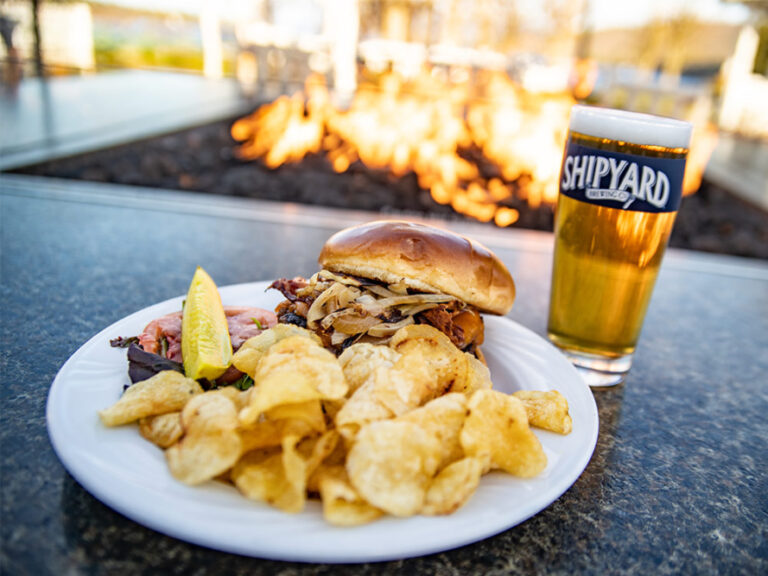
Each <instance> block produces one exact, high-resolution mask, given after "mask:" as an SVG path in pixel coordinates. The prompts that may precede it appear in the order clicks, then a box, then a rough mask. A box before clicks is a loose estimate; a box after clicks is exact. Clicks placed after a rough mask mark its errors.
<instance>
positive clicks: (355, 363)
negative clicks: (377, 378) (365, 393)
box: [339, 343, 400, 394]
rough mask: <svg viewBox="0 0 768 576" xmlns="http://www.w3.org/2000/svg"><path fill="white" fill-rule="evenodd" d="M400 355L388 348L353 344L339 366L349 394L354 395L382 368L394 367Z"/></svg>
mask: <svg viewBox="0 0 768 576" xmlns="http://www.w3.org/2000/svg"><path fill="white" fill-rule="evenodd" d="M399 357H400V354H398V353H397V352H395V351H394V350H393V349H391V348H389V347H387V346H380V345H376V344H369V343H361V344H353V345H352V346H350V347H349V348H347V349H346V350H344V352H342V353H341V356H339V364H341V369H342V370H343V371H344V376H345V378H346V379H347V384H348V385H349V393H350V394H351V393H354V391H355V390H357V389H358V388H360V386H362V385H363V383H364V382H365V381H366V380H368V378H370V377H371V375H372V374H373V372H374V371H375V370H376V369H377V368H380V367H385V368H390V367H392V366H393V365H394V364H395V362H396V361H397V359H398V358H399Z"/></svg>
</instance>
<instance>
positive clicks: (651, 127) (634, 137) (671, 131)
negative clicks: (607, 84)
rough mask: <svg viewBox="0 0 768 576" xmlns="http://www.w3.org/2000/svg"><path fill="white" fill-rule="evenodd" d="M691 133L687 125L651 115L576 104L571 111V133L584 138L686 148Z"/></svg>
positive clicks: (689, 124) (681, 121)
mask: <svg viewBox="0 0 768 576" xmlns="http://www.w3.org/2000/svg"><path fill="white" fill-rule="evenodd" d="M692 131H693V126H692V125H691V123H690V122H684V121H683V120H674V119H672V118H663V117H661V116H652V115H651V114H639V113H637V112H627V111H625V110H613V109H611V108H598V107H595V106H580V105H577V106H574V107H573V108H572V109H571V132H578V133H579V134H584V135H586V136H595V137H597V138H609V139H611V140H620V141H622V142H630V143H632V144H644V145H646V146H662V147H664V148H688V147H689V145H690V143H691V132H692Z"/></svg>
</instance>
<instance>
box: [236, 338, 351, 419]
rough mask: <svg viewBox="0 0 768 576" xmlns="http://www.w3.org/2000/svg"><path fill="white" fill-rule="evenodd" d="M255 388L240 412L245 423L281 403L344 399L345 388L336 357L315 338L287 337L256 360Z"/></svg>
mask: <svg viewBox="0 0 768 576" xmlns="http://www.w3.org/2000/svg"><path fill="white" fill-rule="evenodd" d="M254 380H255V382H256V388H255V389H254V391H253V392H252V393H251V398H250V403H249V405H248V406H247V407H246V408H244V409H243V410H242V411H241V412H240V419H241V420H242V422H243V423H244V424H249V423H252V422H255V421H256V420H257V419H258V417H259V416H260V415H261V414H262V413H264V412H266V411H267V410H269V409H271V408H274V407H275V406H280V405H281V404H295V403H299V402H307V401H309V400H320V399H330V400H335V399H339V398H343V397H344V396H345V394H346V393H347V390H348V387H347V383H346V381H345V379H344V373H343V372H342V370H341V366H339V363H338V361H337V360H336V357H335V356H334V355H333V354H332V353H331V352H329V351H328V350H326V349H325V348H323V347H322V346H320V345H319V344H317V343H316V342H315V341H314V340H311V339H309V338H304V337H301V336H289V337H288V338H285V339H283V340H280V341H279V342H278V343H276V344H274V345H272V347H271V348H270V349H269V350H268V352H267V353H266V354H265V355H264V357H263V358H262V359H261V360H260V361H259V366H258V369H257V370H256V374H255V375H254Z"/></svg>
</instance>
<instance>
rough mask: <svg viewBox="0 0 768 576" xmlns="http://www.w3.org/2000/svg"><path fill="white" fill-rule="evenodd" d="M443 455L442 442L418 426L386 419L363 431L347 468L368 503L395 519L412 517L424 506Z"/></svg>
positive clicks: (354, 484)
mask: <svg viewBox="0 0 768 576" xmlns="http://www.w3.org/2000/svg"><path fill="white" fill-rule="evenodd" d="M440 453H441V447H440V443H439V441H438V440H437V439H436V438H434V437H433V436H430V435H429V434H428V433H427V432H425V431H424V430H422V429H421V428H419V427H418V426H417V425H416V424H414V423H412V422H402V421H398V420H384V421H381V422H374V423H372V424H369V425H367V426H365V427H364V428H362V429H361V430H360V432H359V433H358V435H357V438H356V439H355V442H354V444H353V445H352V448H351V449H350V451H349V454H348V455H347V464H346V469H347V474H349V479H350V482H351V484H352V486H353V487H354V488H355V490H356V491H357V492H358V493H359V494H360V495H361V496H362V497H363V498H364V499H365V500H366V501H367V502H368V503H369V504H371V505H373V506H375V507H376V508H380V509H381V510H384V511H385V512H388V513H390V514H392V515H394V516H412V515H413V514H416V513H418V512H419V510H421V507H422V506H423V504H424V497H425V495H426V492H427V488H428V487H429V484H430V483H431V482H432V477H433V476H434V474H435V472H436V471H437V467H438V465H439V463H440Z"/></svg>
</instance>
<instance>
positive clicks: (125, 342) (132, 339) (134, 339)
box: [109, 336, 139, 348]
mask: <svg viewBox="0 0 768 576" xmlns="http://www.w3.org/2000/svg"><path fill="white" fill-rule="evenodd" d="M138 343H139V337H138V336H129V337H128V338H123V337H122V336H118V337H117V338H112V340H110V341H109V345H110V346H112V348H128V347H129V346H130V345H131V344H138Z"/></svg>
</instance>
